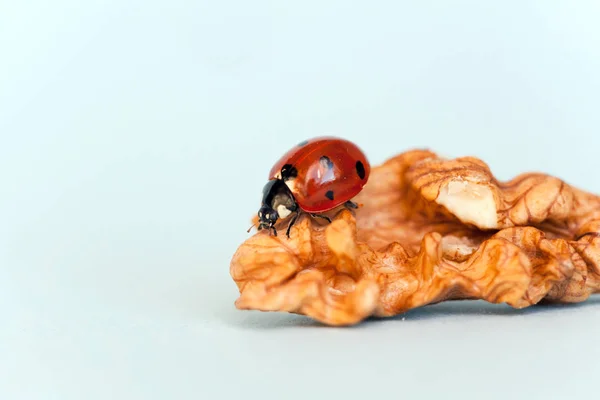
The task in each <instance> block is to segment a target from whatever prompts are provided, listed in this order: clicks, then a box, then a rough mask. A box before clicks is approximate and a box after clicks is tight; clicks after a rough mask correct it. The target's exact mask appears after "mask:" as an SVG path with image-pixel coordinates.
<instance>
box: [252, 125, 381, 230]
mask: <svg viewBox="0 0 600 400" xmlns="http://www.w3.org/2000/svg"><path fill="white" fill-rule="evenodd" d="M370 171H371V166H370V165H369V162H368V161H367V158H366V157H365V155H364V153H363V152H362V151H361V150H360V149H359V148H358V147H357V146H356V145H355V144H354V143H352V142H350V141H348V140H345V139H340V138H336V137H329V136H324V137H317V138H313V139H311V140H305V141H303V142H301V143H299V144H298V145H297V146H295V147H294V148H292V149H290V150H289V151H288V152H287V153H285V154H284V155H283V156H282V157H281V158H280V159H279V161H277V162H276V163H275V165H274V166H273V168H272V169H271V171H270V173H269V181H268V182H267V184H266V185H265V187H264V189H263V198H262V202H261V207H260V209H259V210H258V222H259V225H258V230H259V231H260V230H261V229H269V231H272V232H273V234H274V235H275V236H277V229H275V223H276V222H277V221H278V220H280V219H285V218H288V217H290V216H291V219H290V222H289V224H288V228H287V231H286V235H287V237H288V238H289V237H290V229H291V228H292V226H293V225H294V223H295V222H296V220H297V219H298V216H299V214H300V213H301V212H306V213H308V214H310V215H311V216H312V217H318V218H323V219H325V220H327V221H328V222H331V219H330V218H329V217H327V216H326V215H322V213H324V212H326V211H329V210H332V209H334V208H336V207H338V206H340V205H342V204H343V205H344V206H345V207H347V208H349V209H356V208H358V206H357V205H356V204H355V203H354V202H352V201H351V199H352V198H353V197H354V196H356V195H357V194H358V193H359V192H360V191H361V190H362V188H363V186H364V185H365V184H366V183H367V180H368V179H369V173H370ZM292 214H293V215H292Z"/></svg>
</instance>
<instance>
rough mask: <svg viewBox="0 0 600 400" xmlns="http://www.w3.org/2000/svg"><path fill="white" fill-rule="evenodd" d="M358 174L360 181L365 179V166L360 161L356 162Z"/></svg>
mask: <svg viewBox="0 0 600 400" xmlns="http://www.w3.org/2000/svg"><path fill="white" fill-rule="evenodd" d="M356 173H357V174H358V176H359V178H360V179H365V166H364V165H363V163H362V162H360V161H357V162H356Z"/></svg>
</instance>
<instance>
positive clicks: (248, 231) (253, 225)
mask: <svg viewBox="0 0 600 400" xmlns="http://www.w3.org/2000/svg"><path fill="white" fill-rule="evenodd" d="M255 226H256V224H252V225H250V228H248V230H247V231H246V233H250V231H251V230H252V228H254V227H255Z"/></svg>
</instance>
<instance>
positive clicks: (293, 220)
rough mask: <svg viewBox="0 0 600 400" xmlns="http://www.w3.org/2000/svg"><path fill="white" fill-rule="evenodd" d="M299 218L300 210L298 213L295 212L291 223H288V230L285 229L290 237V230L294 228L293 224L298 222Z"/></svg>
mask: <svg viewBox="0 0 600 400" xmlns="http://www.w3.org/2000/svg"><path fill="white" fill-rule="evenodd" d="M297 219H298V212H296V214H294V216H293V217H292V219H291V220H290V223H289V224H288V227H287V231H285V234H286V235H287V237H288V239H289V238H290V230H291V229H292V226H293V225H294V224H295V223H296V220H297Z"/></svg>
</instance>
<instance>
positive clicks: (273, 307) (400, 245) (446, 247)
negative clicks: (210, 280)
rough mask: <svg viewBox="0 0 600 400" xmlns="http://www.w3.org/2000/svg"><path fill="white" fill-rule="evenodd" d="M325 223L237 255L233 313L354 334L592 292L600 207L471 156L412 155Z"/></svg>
mask: <svg viewBox="0 0 600 400" xmlns="http://www.w3.org/2000/svg"><path fill="white" fill-rule="evenodd" d="M355 201H356V202H357V203H359V204H360V205H361V207H360V208H359V209H358V210H357V211H356V212H355V214H354V215H353V214H352V213H351V212H350V211H348V210H345V209H341V210H334V212H332V213H331V214H330V216H331V217H332V219H333V222H332V223H331V224H327V223H323V222H322V221H321V220H313V219H312V218H311V217H310V216H308V215H303V216H302V217H301V218H300V219H299V222H298V223H297V224H296V225H295V226H294V227H293V228H292V232H291V238H290V239H287V238H286V237H285V228H286V222H287V221H286V222H282V224H281V225H280V226H278V229H279V232H280V234H279V235H278V236H277V237H274V236H271V235H269V233H268V232H267V231H261V232H258V233H256V234H255V235H253V236H252V237H250V238H249V239H248V240H246V241H245V242H244V243H243V244H242V245H241V246H240V247H239V248H238V250H237V251H236V253H235V254H234V256H233V258H232V260H231V266H230V273H231V276H232V278H233V279H234V281H235V282H236V284H237V285H238V288H239V290H240V297H239V298H238V299H237V301H236V303H235V305H236V307H237V308H239V309H255V310H263V311H287V312H292V313H298V314H305V315H307V316H310V317H312V318H314V319H316V320H319V321H321V322H323V323H325V324H329V325H349V324H355V323H358V322H359V321H361V320H362V319H364V318H366V317H368V316H371V315H375V316H392V315H396V314H399V313H402V312H404V311H406V310H409V309H411V308H415V307H420V306H424V305H427V304H432V303H437V302H440V301H444V300H450V299H483V300H486V301H488V302H492V303H507V304H509V305H510V306H512V307H515V308H523V307H527V306H530V305H533V304H536V303H538V302H540V301H542V300H544V301H554V302H581V301H584V300H586V299H587V298H588V297H589V296H590V294H592V293H595V292H599V291H600V238H599V236H600V198H599V197H598V196H595V195H593V194H590V193H586V192H584V191H581V190H578V189H576V188H574V187H572V186H569V185H568V184H566V183H565V182H563V181H561V180H559V179H557V178H554V177H551V176H548V175H544V174H533V173H530V174H524V175H521V176H518V177H517V178H515V179H513V180H512V181H510V182H499V181H497V180H496V179H495V178H494V177H493V175H492V174H491V172H490V170H489V168H488V166H487V165H486V164H485V163H484V162H482V161H481V160H478V159H476V158H472V157H463V158H458V159H453V160H447V159H442V158H439V157H438V156H437V155H436V154H434V153H432V152H429V151H421V150H415V151H409V152H406V153H403V154H400V155H398V156H396V157H394V158H392V159H390V160H388V161H387V162H385V163H384V164H382V165H380V166H378V167H375V168H373V170H372V172H371V177H370V178H369V182H368V184H367V185H366V186H365V188H364V189H363V191H362V192H361V193H360V194H359V195H358V196H357V197H356V198H355Z"/></svg>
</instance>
